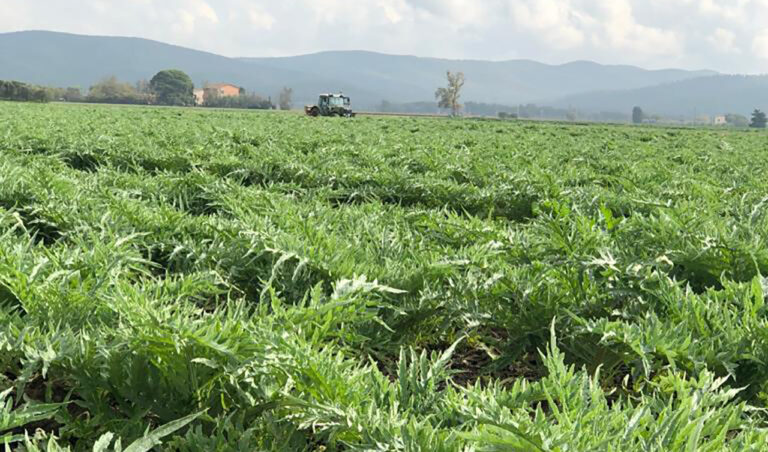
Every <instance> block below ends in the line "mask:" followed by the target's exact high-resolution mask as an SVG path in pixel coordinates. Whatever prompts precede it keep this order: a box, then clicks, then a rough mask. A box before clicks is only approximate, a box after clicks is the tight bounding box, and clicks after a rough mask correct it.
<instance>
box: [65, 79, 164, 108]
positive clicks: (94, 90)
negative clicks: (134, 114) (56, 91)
mask: <svg viewBox="0 0 768 452" xmlns="http://www.w3.org/2000/svg"><path fill="white" fill-rule="evenodd" d="M73 94H74V93H73ZM85 100H86V101H87V102H95V103H104V104H145V105H146V104H148V103H149V97H148V96H147V95H146V94H143V93H139V92H137V91H136V89H135V88H134V86H133V85H131V84H130V83H125V82H121V81H119V80H118V79H117V77H115V76H111V77H106V78H104V79H102V80H101V81H99V82H98V83H96V84H95V85H93V86H91V89H90V90H89V91H88V96H86V98H85Z"/></svg>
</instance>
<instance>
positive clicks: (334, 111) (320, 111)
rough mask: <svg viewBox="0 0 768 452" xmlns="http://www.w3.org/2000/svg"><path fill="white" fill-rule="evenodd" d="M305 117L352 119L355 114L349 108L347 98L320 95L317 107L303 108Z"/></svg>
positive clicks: (337, 95)
mask: <svg viewBox="0 0 768 452" xmlns="http://www.w3.org/2000/svg"><path fill="white" fill-rule="evenodd" d="M304 112H305V113H306V114H307V116H314V117H317V116H344V117H346V118H352V117H354V116H355V113H354V112H353V111H352V108H351V107H350V106H349V97H347V96H345V95H343V94H341V93H339V94H321V95H320V98H319V99H318V101H317V105H307V106H306V107H304Z"/></svg>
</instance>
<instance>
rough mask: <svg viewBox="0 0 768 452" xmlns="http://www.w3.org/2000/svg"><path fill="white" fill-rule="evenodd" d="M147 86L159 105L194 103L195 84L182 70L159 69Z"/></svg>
mask: <svg viewBox="0 0 768 452" xmlns="http://www.w3.org/2000/svg"><path fill="white" fill-rule="evenodd" d="M149 86H150V88H151V89H152V93H153V94H154V95H155V99H156V102H157V103H158V104H160V105H179V106H187V105H195V94H194V90H195V85H194V83H192V79H191V78H189V76H188V75H187V74H185V73H184V72H182V71H179V70H177V69H169V70H165V71H160V72H158V73H157V74H155V76H154V77H152V80H150V81H149Z"/></svg>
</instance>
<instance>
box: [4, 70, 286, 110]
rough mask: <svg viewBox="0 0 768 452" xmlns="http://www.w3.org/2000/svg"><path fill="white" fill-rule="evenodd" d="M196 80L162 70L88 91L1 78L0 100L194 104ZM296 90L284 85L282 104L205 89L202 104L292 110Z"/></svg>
mask: <svg viewBox="0 0 768 452" xmlns="http://www.w3.org/2000/svg"><path fill="white" fill-rule="evenodd" d="M194 89H195V86H194V83H193V82H192V79H191V78H190V77H189V76H188V75H187V74H186V73H184V72H183V71H180V70H176V69H169V70H163V71H160V72H158V73H157V74H155V76H154V77H152V79H151V80H149V81H148V80H140V81H138V82H136V83H127V82H123V81H120V80H119V79H118V78H117V77H115V76H109V77H105V78H103V79H101V80H100V81H99V82H97V83H95V84H94V85H93V86H91V87H90V88H89V89H88V91H87V93H83V92H82V91H81V89H80V88H78V87H69V88H55V87H49V86H39V85H32V84H28V83H24V82H19V81H4V80H0V100H8V101H18V102H52V101H63V102H90V103H107V104H138V105H171V106H194V105H197V99H196V98H195V94H194ZM292 96H293V90H292V89H291V88H287V87H286V88H283V90H282V91H281V92H280V94H279V103H278V105H277V106H275V105H273V103H272V100H271V99H269V98H267V99H265V98H263V97H261V96H258V95H257V94H255V93H248V92H246V91H245V89H243V88H240V94H239V95H238V96H221V95H219V93H218V92H217V91H215V90H205V95H204V101H203V103H202V106H203V107H215V108H252V109H274V108H277V107H279V108H280V109H282V110H290V109H291V108H292V106H293V100H292Z"/></svg>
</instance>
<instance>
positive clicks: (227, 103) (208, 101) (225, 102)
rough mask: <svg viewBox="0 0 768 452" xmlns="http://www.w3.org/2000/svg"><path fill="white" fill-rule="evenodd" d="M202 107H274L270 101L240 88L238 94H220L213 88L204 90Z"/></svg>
mask: <svg viewBox="0 0 768 452" xmlns="http://www.w3.org/2000/svg"><path fill="white" fill-rule="evenodd" d="M203 107H212V108H252V109H258V110H271V109H273V108H274V105H272V101H271V100H269V99H264V98H263V97H260V96H257V95H256V94H252V93H251V94H249V93H246V92H245V90H241V92H240V95H238V96H221V95H219V94H218V92H217V91H215V90H206V92H205V99H204V101H203Z"/></svg>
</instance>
